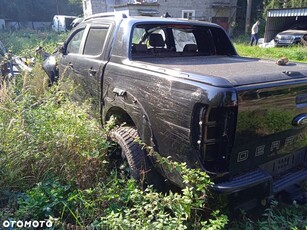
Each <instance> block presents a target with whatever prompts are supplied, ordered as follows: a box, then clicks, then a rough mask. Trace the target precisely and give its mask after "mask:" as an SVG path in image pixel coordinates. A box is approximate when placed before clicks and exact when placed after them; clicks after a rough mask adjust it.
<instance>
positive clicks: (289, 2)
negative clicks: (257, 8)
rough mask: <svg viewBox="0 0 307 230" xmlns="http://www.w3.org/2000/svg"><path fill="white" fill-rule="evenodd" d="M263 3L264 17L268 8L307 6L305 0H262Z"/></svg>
mask: <svg viewBox="0 0 307 230" xmlns="http://www.w3.org/2000/svg"><path fill="white" fill-rule="evenodd" d="M263 5H264V11H263V16H264V17H266V15H267V11H268V10H269V9H280V8H301V7H307V1H305V0H264V1H263Z"/></svg>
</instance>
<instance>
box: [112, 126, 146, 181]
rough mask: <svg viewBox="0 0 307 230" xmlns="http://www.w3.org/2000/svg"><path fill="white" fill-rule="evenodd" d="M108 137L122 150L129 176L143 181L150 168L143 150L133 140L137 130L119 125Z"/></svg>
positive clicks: (136, 135)
mask: <svg viewBox="0 0 307 230" xmlns="http://www.w3.org/2000/svg"><path fill="white" fill-rule="evenodd" d="M110 137H111V139H112V141H114V142H116V143H117V144H118V145H119V146H120V148H121V150H122V156H121V157H122V158H123V159H124V160H127V162H128V165H129V169H130V176H131V177H132V178H134V179H135V180H137V181H140V182H141V181H144V180H145V178H146V173H147V172H148V170H150V167H149V165H150V162H149V160H148V159H147V156H146V152H145V150H143V149H142V147H141V146H140V144H139V143H137V142H135V139H136V138H137V137H138V133H137V130H136V129H135V128H133V127H119V128H115V129H113V130H112V131H111V133H110Z"/></svg>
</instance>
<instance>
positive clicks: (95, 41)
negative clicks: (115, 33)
mask: <svg viewBox="0 0 307 230" xmlns="http://www.w3.org/2000/svg"><path fill="white" fill-rule="evenodd" d="M107 34H108V29H107V28H90V30H89V33H88V36H87V39H86V42H85V46H84V51H83V54H84V55H91V56H97V55H99V54H101V53H102V50H103V45H104V42H105V40H106V37H107Z"/></svg>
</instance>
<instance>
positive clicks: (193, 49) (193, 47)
mask: <svg viewBox="0 0 307 230" xmlns="http://www.w3.org/2000/svg"><path fill="white" fill-rule="evenodd" d="M196 51H197V45H196V44H186V45H185V46H184V48H183V52H196Z"/></svg>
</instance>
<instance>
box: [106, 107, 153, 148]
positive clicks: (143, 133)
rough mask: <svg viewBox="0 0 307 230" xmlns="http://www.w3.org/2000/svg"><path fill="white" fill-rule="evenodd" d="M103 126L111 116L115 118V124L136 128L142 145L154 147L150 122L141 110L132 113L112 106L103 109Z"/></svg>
mask: <svg viewBox="0 0 307 230" xmlns="http://www.w3.org/2000/svg"><path fill="white" fill-rule="evenodd" d="M102 116H103V117H102V119H103V124H106V122H107V121H108V120H110V118H111V116H114V117H116V118H117V123H118V124H122V123H126V125H128V126H133V127H136V129H137V131H138V133H139V136H140V138H141V139H142V140H143V141H144V143H146V144H148V145H151V146H155V143H154V134H153V130H152V128H151V124H150V121H149V120H148V117H147V115H146V114H144V113H143V111H142V110H141V109H135V110H132V112H129V111H127V110H126V109H123V108H121V107H119V106H112V107H110V108H108V109H105V110H104V111H103V113H102Z"/></svg>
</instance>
